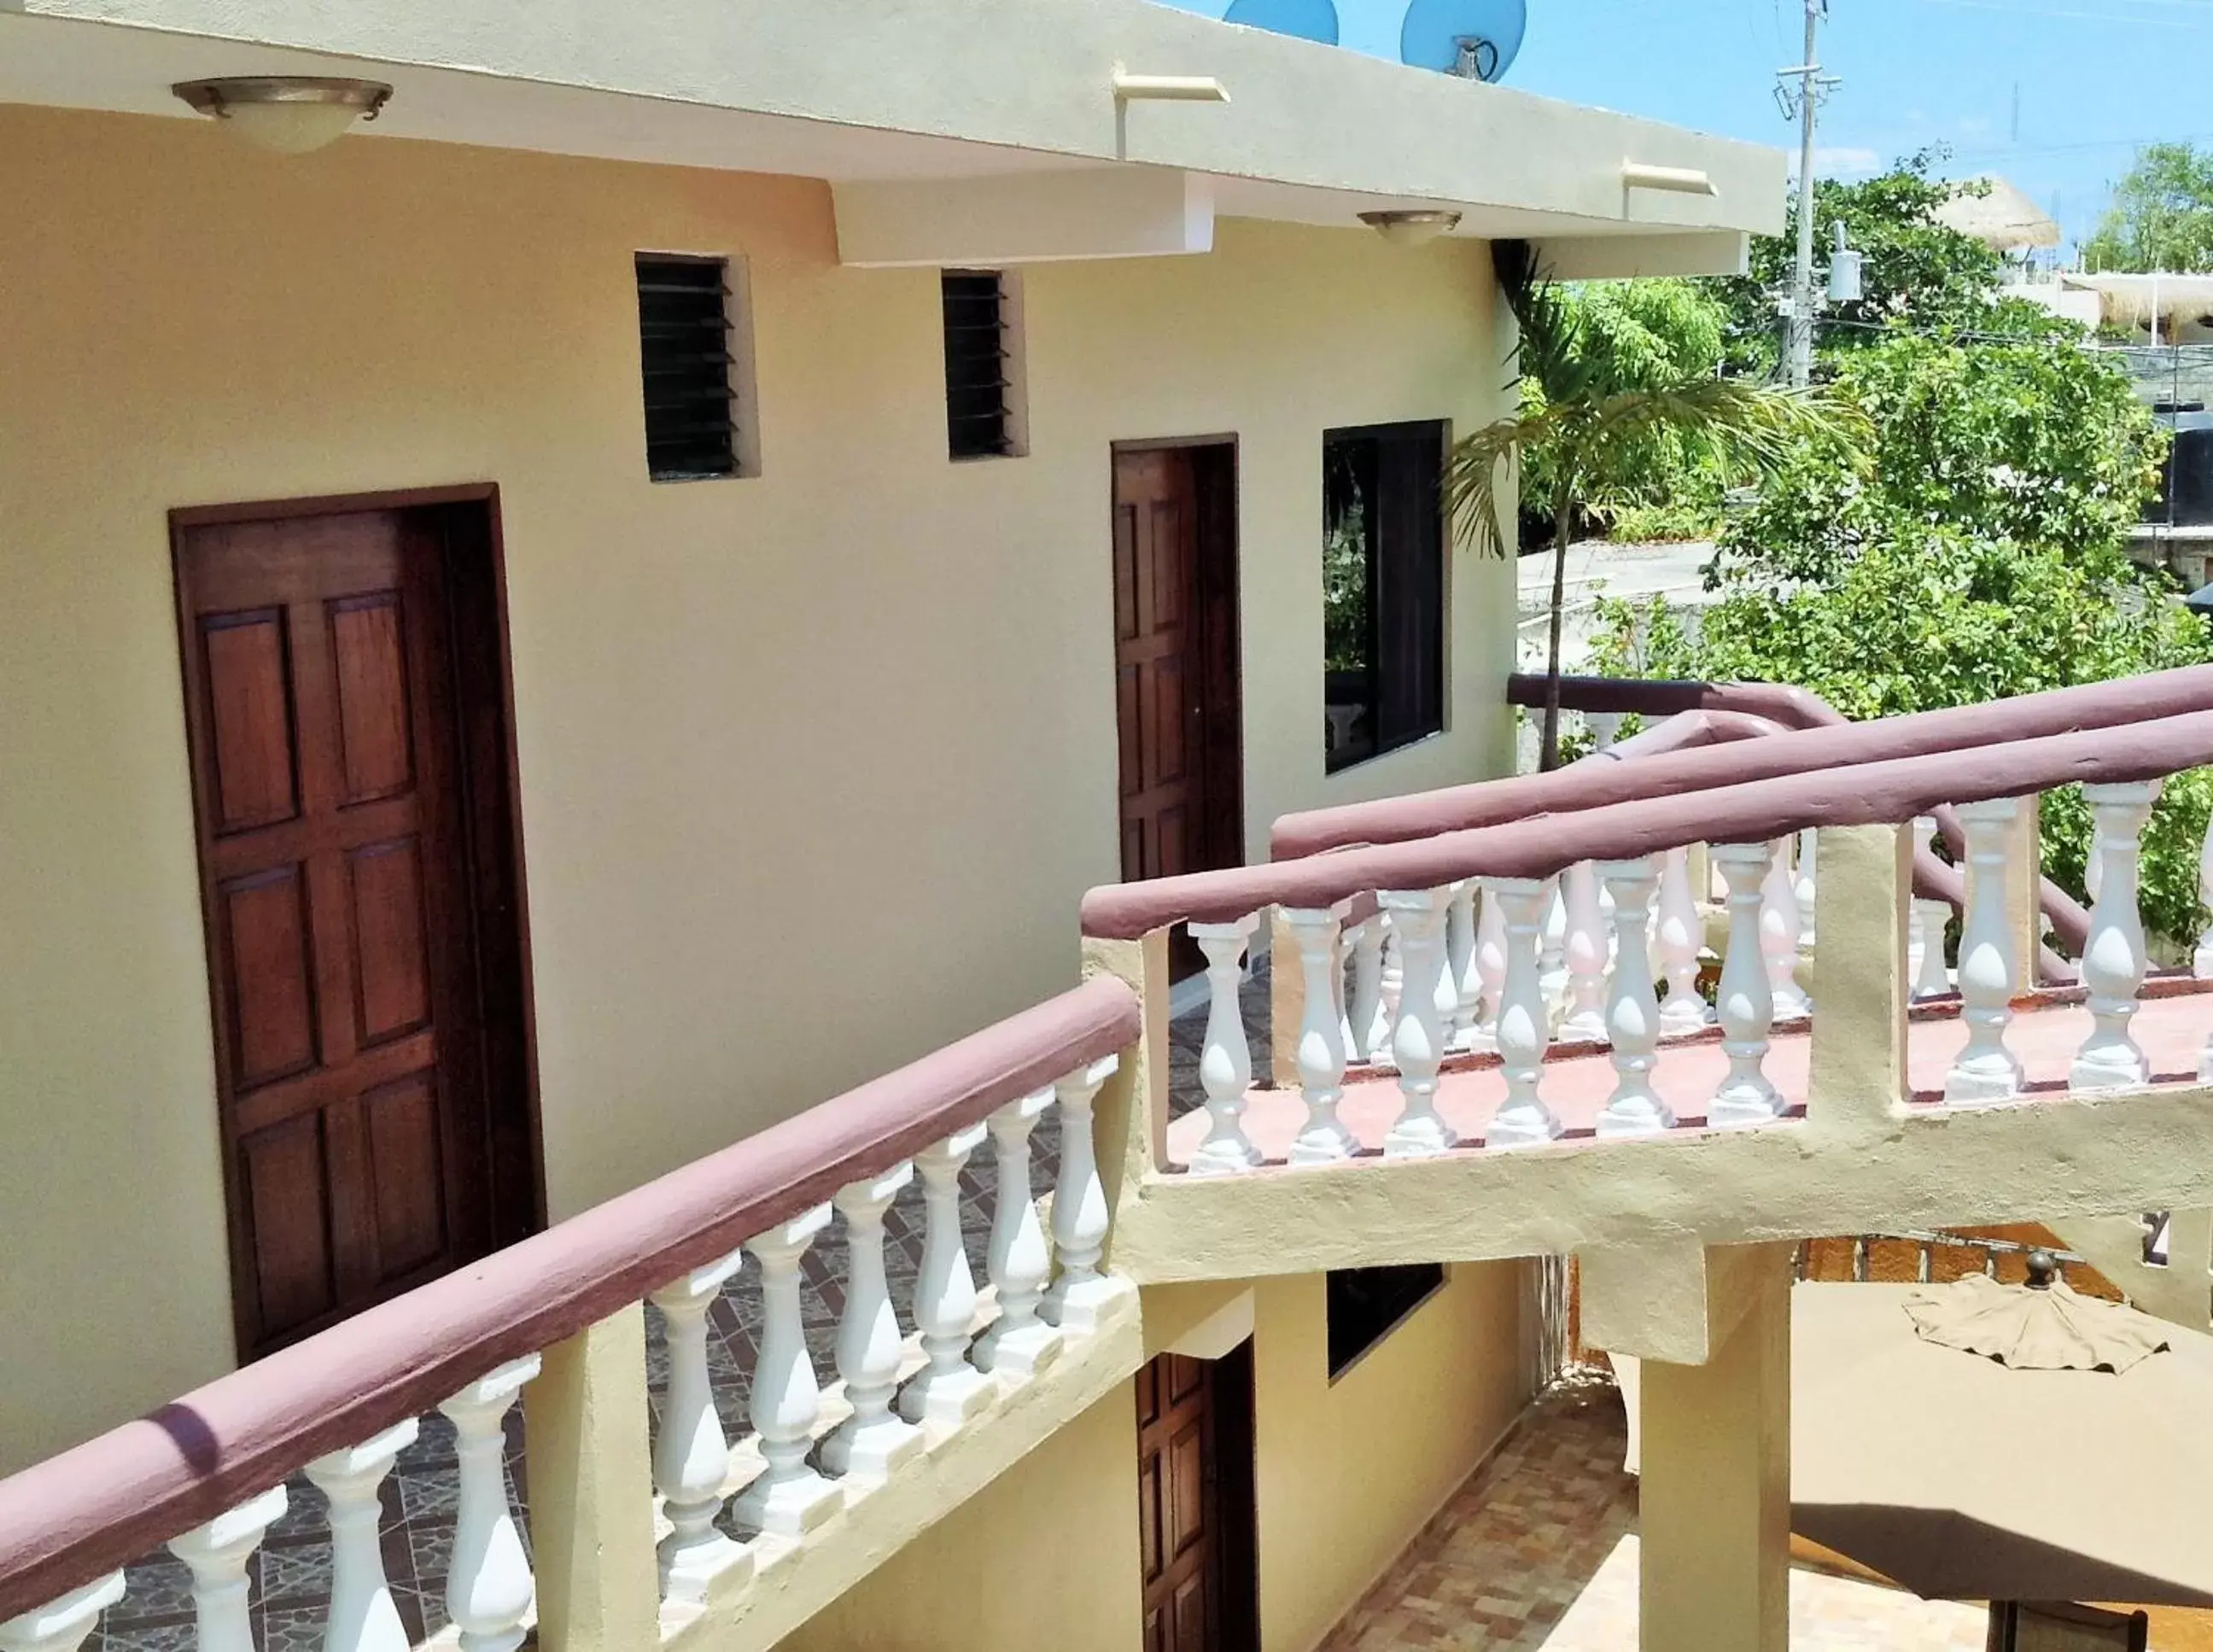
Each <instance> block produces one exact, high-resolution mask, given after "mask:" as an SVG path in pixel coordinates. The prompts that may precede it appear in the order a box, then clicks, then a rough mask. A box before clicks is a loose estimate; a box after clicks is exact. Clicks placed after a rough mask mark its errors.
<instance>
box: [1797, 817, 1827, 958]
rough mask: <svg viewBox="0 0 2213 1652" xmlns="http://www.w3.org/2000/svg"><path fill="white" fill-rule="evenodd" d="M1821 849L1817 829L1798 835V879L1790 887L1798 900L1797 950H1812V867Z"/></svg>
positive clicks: (1804, 952)
mask: <svg viewBox="0 0 2213 1652" xmlns="http://www.w3.org/2000/svg"><path fill="white" fill-rule="evenodd" d="M1820 847H1821V833H1820V829H1819V828H1817V827H1814V826H1808V827H1807V828H1806V829H1805V830H1804V831H1802V832H1800V833H1799V834H1798V879H1797V881H1796V882H1795V883H1793V884H1792V885H1791V886H1790V888H1791V893H1793V894H1794V895H1795V896H1796V897H1797V900H1798V950H1799V952H1800V953H1801V954H1807V953H1811V952H1812V951H1813V950H1814V902H1815V899H1816V892H1815V886H1814V862H1815V860H1816V858H1817V857H1818V856H1819V855H1820Z"/></svg>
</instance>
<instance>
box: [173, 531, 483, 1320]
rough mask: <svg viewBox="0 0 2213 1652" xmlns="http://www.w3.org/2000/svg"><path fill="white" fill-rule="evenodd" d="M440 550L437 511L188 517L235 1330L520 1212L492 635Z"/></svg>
mask: <svg viewBox="0 0 2213 1652" xmlns="http://www.w3.org/2000/svg"><path fill="white" fill-rule="evenodd" d="M447 551H448V541H447V536H446V534H445V533H444V532H443V527H442V520H441V517H440V515H438V513H436V512H426V511H409V510H363V511H350V512H343V513H338V514H332V515H314V516H308V517H302V518H291V519H279V520H259V521H229V522H218V523H208V524H203V525H197V526H183V525H180V528H179V530H178V534H177V576H178V591H179V600H180V620H181V624H182V632H183V635H182V643H183V655H184V672H185V687H186V714H187V724H188V729H189V733H190V736H191V745H192V767H193V789H194V794H195V801H196V803H197V807H198V827H199V853H200V866H201V875H202V893H203V898H204V903H205V909H206V917H207V930H208V953H209V977H210V987H211V991H212V997H213V1009H214V1015H215V1050H216V1079H217V1088H218V1093H219V1100H220V1106H221V1109H222V1125H223V1145H224V1150H225V1159H226V1162H225V1176H226V1186H227V1190H228V1195H229V1216H230V1229H231V1234H230V1238H231V1259H232V1275H233V1296H234V1302H235V1318H236V1320H237V1326H238V1337H239V1344H240V1352H241V1356H244V1357H248V1358H251V1357H253V1356H255V1355H258V1354H260V1353H263V1352H265V1351H267V1350H269V1349H271V1348H273V1347H276V1346H277V1345H279V1344H283V1343H285V1342H288V1341H290V1340H293V1339H295V1338H298V1337H300V1336H302V1335H304V1334H307V1333H308V1332H312V1331H314V1330H316V1329H318V1328H320V1327H321V1326H325V1325H327V1324H329V1323H331V1322H332V1321H333V1320H337V1319H339V1318H342V1317H344V1315H346V1314H351V1313H353V1312H357V1311H358V1310H359V1309H361V1308H365V1307H367V1306H369V1304H370V1303H372V1302H375V1301H379V1300H381V1299H382V1298H384V1297H386V1296H388V1295H393V1294H394V1293H396V1292H398V1291H400V1290H404V1289H407V1288H409V1287H411V1286H412V1285H415V1284H418V1283H422V1282H423V1281H424V1280H426V1279H429V1278H430V1277H435V1276H436V1275H437V1274H440V1273H442V1272H445V1271H448V1270H450V1269H452V1268H454V1267H456V1266H458V1265H460V1264H462V1263H464V1262H466V1261H468V1260H471V1259H473V1258H476V1257H479V1256H481V1255H483V1254H484V1253H485V1252H487V1251H488V1250H490V1249H491V1248H492V1247H493V1246H494V1245H495V1244H496V1243H498V1242H502V1241H503V1240H504V1239H505V1238H508V1237H511V1236H512V1235H513V1232H514V1229H515V1226H516V1222H515V1217H514V1216H513V1214H512V1213H511V1212H503V1210H501V1209H500V1208H499V1206H500V1204H501V1203H502V1200H503V1198H504V1199H506V1200H508V1201H509V1202H511V1201H512V1200H513V1198H515V1195H516V1193H517V1192H518V1191H519V1190H517V1189H516V1188H515V1187H514V1186H512V1181H513V1178H512V1177H511V1176H510V1177H508V1178H496V1177H495V1175H494V1171H493V1157H494V1147H493V1137H494V1135H495V1124H496V1121H495V1119H494V1118H493V1115H492V1106H493V1100H494V1098H495V1096H496V1095H497V1096H501V1097H505V1098H510V1099H511V1098H514V1097H516V1096H519V1095H521V1094H523V1091H524V1086H523V1085H522V1084H521V1082H519V1079H518V1076H515V1075H513V1074H507V1075H503V1076H501V1077H500V1078H499V1079H498V1080H497V1081H496V1080H495V1076H494V1075H493V1073H492V1072H491V1066H490V1048H491V1045H490V1044H489V1043H488V1039H487V1033H488V1030H489V1028H488V1020H489V1019H490V1017H488V1015H487V1005H488V1003H493V1004H497V1003H506V1002H511V1001H513V1000H515V999H516V998H519V996H520V988H519V985H518V984H515V983H512V982H509V983H495V982H491V981H489V980H488V979H487V978H486V966H487V964H488V963H490V962H492V961H494V954H488V952H487V949H486V948H485V947H483V946H482V945H481V944H480V936H479V923H478V918H479V906H478V904H477V900H476V899H475V891H474V889H473V887H472V886H473V884H474V883H475V882H476V881H478V872H479V869H478V867H477V866H476V864H475V863H474V860H475V856H477V855H479V854H481V855H484V856H493V857H497V856H499V854H500V852H501V850H502V848H503V845H501V844H497V843H474V844H472V841H471V837H472V833H471V825H472V811H471V797H470V793H469V788H468V784H467V778H466V774H465V769H464V765H465V763H466V760H467V750H468V746H469V741H468V740H467V737H466V730H465V725H464V718H463V710H462V704H461V695H460V683H461V681H462V680H463V678H462V677H461V675H460V674H457V671H456V649H457V647H461V646H466V647H470V648H481V647H484V646H485V641H486V639H484V638H481V637H469V638H466V639H461V638H457V637H455V636H454V616H455V613H456V608H455V605H454V600H453V592H452V589H451V587H450V583H449V581H448V566H447ZM464 611H465V612H466V611H468V610H466V609H465V610H464ZM498 640H499V639H498V638H497V636H495V637H492V638H491V639H490V643H491V647H492V649H493V650H494V655H495V657H497V643H498ZM485 881H489V882H491V883H492V884H494V885H497V887H499V888H500V889H501V891H502V892H503V897H507V898H511V894H512V891H513V885H514V881H513V877H512V869H511V868H505V867H503V868H500V869H497V870H496V871H495V870H492V869H486V870H485ZM497 960H498V961H500V962H504V963H506V964H507V965H508V966H509V967H510V968H511V967H513V966H515V964H516V963H517V962H518V961H519V960H516V959H515V958H513V957H511V956H508V955H506V954H498V955H497ZM502 1047H503V1048H504V1049H506V1050H507V1051H508V1052H509V1055H508V1058H509V1061H512V1060H513V1059H514V1058H515V1052H514V1050H513V1047H512V1045H511V1043H508V1044H503V1046H502ZM503 1183H505V1184H507V1185H504V1186H503V1185H502V1184H503ZM526 1225H527V1224H526Z"/></svg>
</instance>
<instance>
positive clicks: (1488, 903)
mask: <svg viewBox="0 0 2213 1652" xmlns="http://www.w3.org/2000/svg"><path fill="white" fill-rule="evenodd" d="M1478 882H1481V880H1478ZM1475 978H1476V996H1477V998H1478V1003H1479V1007H1478V1009H1477V1011H1476V1021H1475V1030H1474V1031H1473V1033H1472V1034H1471V1035H1470V1036H1469V1039H1468V1048H1469V1049H1471V1050H1484V1051H1491V1050H1496V1049H1497V1047H1498V1000H1499V996H1500V994H1501V993H1502V992H1503V991H1504V990H1505V986H1506V911H1505V909H1504V908H1503V907H1502V906H1501V905H1499V904H1498V897H1497V895H1496V894H1494V893H1491V887H1490V886H1489V885H1488V884H1484V885H1483V905H1482V906H1481V907H1480V909H1479V910H1478V912H1477V915H1476V920H1475Z"/></svg>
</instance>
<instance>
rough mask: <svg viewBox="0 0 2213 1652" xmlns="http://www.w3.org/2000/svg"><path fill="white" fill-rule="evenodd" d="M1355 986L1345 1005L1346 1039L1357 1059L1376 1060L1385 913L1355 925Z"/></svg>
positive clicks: (1376, 913)
mask: <svg viewBox="0 0 2213 1652" xmlns="http://www.w3.org/2000/svg"><path fill="white" fill-rule="evenodd" d="M1350 943H1351V951H1352V987H1351V991H1350V992H1348V993H1347V994H1346V997H1345V1005H1344V1023H1345V1031H1346V1039H1345V1042H1346V1045H1347V1046H1348V1047H1349V1048H1350V1050H1351V1052H1352V1055H1353V1058H1354V1059H1355V1060H1357V1061H1373V1060H1375V1052H1376V1051H1377V1050H1379V1049H1381V1047H1382V1045H1381V1042H1379V1026H1380V1023H1381V1021H1382V1018H1383V914H1382V913H1381V912H1371V913H1370V914H1369V916H1368V917H1365V918H1363V919H1362V920H1361V921H1360V922H1359V923H1357V924H1354V925H1353V926H1352V931H1351V935H1350Z"/></svg>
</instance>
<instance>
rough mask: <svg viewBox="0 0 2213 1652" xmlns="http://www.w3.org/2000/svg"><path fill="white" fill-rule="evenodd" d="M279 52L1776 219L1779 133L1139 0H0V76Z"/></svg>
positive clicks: (1296, 183) (377, 129)
mask: <svg viewBox="0 0 2213 1652" xmlns="http://www.w3.org/2000/svg"><path fill="white" fill-rule="evenodd" d="M1121 71H1127V72H1129V73H1131V74H1134V75H1144V76H1154V75H1159V76H1211V77H1213V78H1215V79H1216V80H1218V81H1219V82H1220V83H1221V85H1222V88H1224V90H1225V91H1226V92H1227V94H1228V99H1229V101H1228V102H1226V103H1209V102H1164V101H1141V100H1134V99H1132V100H1125V99H1120V98H1118V97H1117V96H1116V94H1115V90H1114V83H1113V82H1114V77H1115V76H1116V75H1117V73H1118V72H1121ZM277 72H293V73H324V74H353V75H369V76H375V77H377V78H381V79H384V80H388V81H390V82H393V85H394V86H395V87H396V88H398V95H397V96H396V97H395V98H394V99H393V102H392V105H391V106H390V107H389V108H388V109H387V111H386V112H385V113H384V115H383V116H382V117H381V119H379V120H378V121H377V122H376V123H375V125H374V126H371V127H368V128H364V129H363V130H364V131H366V132H368V133H370V134H373V135H375V136H376V137H387V136H389V137H411V138H418V139H427V140H430V141H435V142H444V143H472V144H482V145H488V146H491V147H495V148H503V149H531V150H540V151H544V152H549V153H554V154H564V155H591V156H598V157H602V158H607V159H615V160H628V161H641V162H658V163H661V164H671V165H680V166H693V167H706V168H718V169H723V170H731V171H743V172H755V173H774V174H788V175H796V176H803V177H812V178H821V179H825V180H829V181H830V182H831V183H832V184H833V185H838V184H853V185H869V186H875V185H887V184H895V185H904V186H913V187H924V186H930V185H934V184H943V183H948V182H961V183H966V184H971V185H972V183H973V182H974V180H989V179H1010V178H1020V177H1022V176H1023V175H1025V174H1041V173H1045V174H1064V175H1065V178H1066V179H1067V180H1069V181H1071V182H1076V183H1077V184H1078V186H1079V187H1080V186H1081V184H1080V180H1081V178H1082V174H1086V173H1093V172H1098V173H1118V172H1119V173H1121V174H1125V175H1126V174H1128V173H1129V172H1130V171H1131V170H1132V169H1135V168H1149V169H1156V170H1160V171H1164V172H1168V173H1173V174H1182V175H1183V176H1184V177H1185V178H1186V179H1188V180H1192V193H1193V196H1194V198H1198V199H1200V200H1203V201H1204V204H1205V205H1206V210H1207V212H1208V214H1209V215H1210V216H1211V215H1213V214H1219V215H1220V216H1235V217H1257V218H1271V219H1277V220H1284V221H1289V222H1295V223H1310V224H1331V225H1347V226H1350V225H1353V224H1355V223H1356V214H1357V213H1359V212H1361V211H1365V210H1375V209H1378V208H1389V207H1412V208H1426V207H1446V208H1451V209H1455V210H1459V211H1460V212H1461V213H1462V214H1463V218H1462V222H1461V224H1460V230H1459V233H1460V234H1461V235H1468V236H1474V237H1478V238H1485V239H1489V238H1496V237H1501V236H1509V235H1512V236H1526V237H1529V238H1533V239H1540V240H1545V241H1548V242H1552V241H1556V242H1557V243H1558V246H1559V247H1560V249H1561V259H1560V262H1561V264H1562V271H1561V272H1562V273H1563V274H1586V273H1588V274H1597V273H1614V272H1616V271H1613V270H1612V269H1604V270H1601V269H1599V268H1596V267H1589V268H1586V267H1584V266H1585V265H1592V264H1593V256H1592V253H1591V252H1590V250H1589V248H1590V247H1592V246H1593V245H1594V244H1602V243H1606V242H1615V241H1618V242H1620V243H1622V245H1621V247H1619V251H1618V253H1612V254H1609V255H1606V256H1603V257H1600V258H1599V259H1597V260H1596V262H1597V263H1600V264H1613V263H1619V264H1620V265H1623V268H1622V269H1621V270H1620V271H1619V272H1620V273H1641V272H1646V271H1648V270H1649V271H1652V272H1657V271H1659V270H1661V269H1663V268H1667V269H1673V268H1682V269H1684V270H1686V271H1688V270H1689V268H1690V267H1691V266H1693V265H1704V264H1710V263H1715V262H1716V261H1718V262H1719V263H1720V264H1721V265H1722V266H1723V267H1734V258H1735V257H1736V256H1741V247H1742V241H1743V237H1744V236H1745V235H1747V234H1748V233H1752V234H1766V233H1773V232H1776V231H1777V230H1779V229H1781V227H1782V223H1783V192H1784V182H1785V174H1784V162H1783V156H1782V155H1781V153H1780V152H1779V151H1777V150H1775V149H1768V148H1765V147H1764V146H1759V145H1755V144H1749V143H1738V142H1735V141H1733V140H1728V139H1723V138H1718V137H1710V136H1706V135H1704V134H1701V133H1698V132H1692V131H1686V130H1683V129H1681V128H1678V127H1672V126H1667V125H1661V124H1658V123H1655V122H1652V121H1647V120H1641V119H1632V118H1631V117H1628V116H1625V115H1619V114H1614V113H1609V112H1606V111H1602V110H1596V109H1589V108H1583V107H1577V106H1576V105H1572V104H1567V103H1563V102H1559V101H1554V100H1552V99H1547V98H1541V97H1537V96H1534V95H1533V94H1528V93H1526V92H1521V91H1518V90H1515V89H1514V88H1509V87H1501V86H1489V85H1484V84H1480V83H1478V82H1466V81H1460V80H1456V79H1454V78H1451V77H1449V76H1441V75H1435V74H1431V73H1429V72H1427V71H1424V70H1415V69H1409V68H1405V67H1404V66H1402V65H1399V64H1391V63H1385V62H1381V61H1379V60H1376V59H1373V58H1365V57H1363V56H1360V55H1358V54H1356V53H1353V52H1344V51H1340V50H1338V49H1336V48H1334V47H1328V46H1316V45H1313V44H1311V43H1308V42H1307V41H1303V40H1290V39H1286V38H1283V37H1280V36H1277V35H1273V34H1265V33H1261V32H1259V31H1257V30H1253V29H1247V28H1240V27H1232V26H1230V25H1228V24H1223V23H1219V22H1216V21H1212V20H1210V19H1206V18H1201V17H1197V16H1194V15H1190V14H1187V13H1185V12H1181V11H1177V10H1174V9H1169V8H1167V7H1164V6H1160V5H1155V4H1151V3H1148V0H921V3H914V0H909V3H886V0H807V3H803V4H794V3H783V0H647V3H643V4H638V5H631V6H620V7H616V6H591V5H574V4H543V5H520V4H517V3H515V0H385V3H380V4H376V5H338V4H332V3H329V0H0V102H15V103H31V104H44V105H53V106H60V107H78V108H92V109H103V110H113V111H119V112H125V113H142V114H160V115H170V116H175V117H177V118H180V119H197V118H198V117H195V116H192V115H191V114H190V113H189V112H187V111H186V109H185V108H184V107H183V106H182V105H181V104H180V103H178V102H177V101H175V100H174V98H173V97H172V96H171V95H170V93H169V89H168V88H169V85H170V83H171V82H174V81H179V80H184V79H189V78H193V77H196V76H212V75H238V74H267V73H277ZM1632 167H1633V168H1666V169H1673V170H1674V171H1677V172H1682V173H1689V174H1704V176H1705V178H1706V179H1708V180H1710V183H1711V186H1712V190H1713V192H1712V193H1711V194H1697V193H1684V192H1676V191H1673V190H1661V189H1655V188H1650V187H1646V186H1633V185H1631V184H1630V183H1628V182H1625V176H1624V174H1625V168H1632ZM1031 181H1032V186H1033V187H1034V186H1035V182H1036V180H1035V179H1034V178H1033V179H1032V180H1031ZM1631 242H1635V243H1639V244H1641V247H1642V250H1641V251H1632V250H1631V247H1630V245H1629V243H1631ZM1129 250H1132V251H1153V250H1200V248H1198V247H1167V248H1161V247H1131V248H1130V249H1129ZM1047 255H1049V254H1047ZM1066 255H1070V256H1097V255H1099V254H1098V253H1091V252H1085V251H1082V250H1080V249H1077V250H1073V251H1071V252H1070V253H1069V254H1066ZM887 261H896V260H887ZM925 261H926V260H925Z"/></svg>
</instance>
